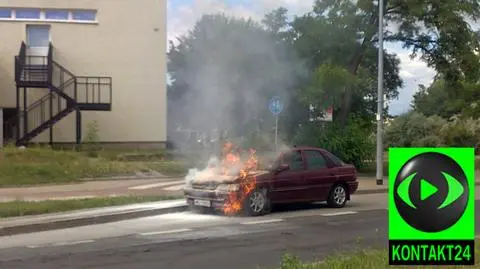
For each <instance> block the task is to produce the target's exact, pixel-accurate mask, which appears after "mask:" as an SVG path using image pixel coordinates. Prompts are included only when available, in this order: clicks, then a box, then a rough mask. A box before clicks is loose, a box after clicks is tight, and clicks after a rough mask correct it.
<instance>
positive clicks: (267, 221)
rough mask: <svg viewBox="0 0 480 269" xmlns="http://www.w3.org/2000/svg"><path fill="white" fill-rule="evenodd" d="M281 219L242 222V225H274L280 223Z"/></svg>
mask: <svg viewBox="0 0 480 269" xmlns="http://www.w3.org/2000/svg"><path fill="white" fill-rule="evenodd" d="M282 221H283V219H267V220H254V221H247V222H242V224H243V225H254V224H266V223H275V222H282Z"/></svg>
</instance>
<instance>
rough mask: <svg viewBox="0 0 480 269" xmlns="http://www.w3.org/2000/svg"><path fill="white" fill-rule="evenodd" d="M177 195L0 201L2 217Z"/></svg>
mask: <svg viewBox="0 0 480 269" xmlns="http://www.w3.org/2000/svg"><path fill="white" fill-rule="evenodd" d="M178 198H180V197H176V196H118V197H99V198H86V199H76V200H46V201H39V202H27V201H12V202H4V203H0V218H6V217H19V216H29V215H39V214H47V213H57V212H65V211H71V210H78V209H88V208H97V207H108V206H118V205H127V204H135V203H145V202H155V201H162V200H171V199H178Z"/></svg>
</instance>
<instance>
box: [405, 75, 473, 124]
mask: <svg viewBox="0 0 480 269" xmlns="http://www.w3.org/2000/svg"><path fill="white" fill-rule="evenodd" d="M452 88H454V89H452ZM479 99H480V84H479V83H469V82H466V81H459V82H458V83H457V85H455V86H453V85H449V84H448V83H447V82H446V81H445V79H443V78H441V77H439V78H437V79H436V80H435V81H434V82H433V83H432V84H431V85H430V86H429V87H425V86H424V85H419V90H418V91H417V92H416V93H415V94H414V96H413V100H412V108H413V109H414V110H415V111H417V112H419V113H423V114H425V115H426V116H432V115H438V116H441V117H443V118H446V119H449V118H451V117H452V116H454V115H461V116H462V117H476V118H478V117H480V106H479V104H478V100H479Z"/></svg>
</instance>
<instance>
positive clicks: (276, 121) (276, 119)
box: [275, 115, 278, 150]
mask: <svg viewBox="0 0 480 269" xmlns="http://www.w3.org/2000/svg"><path fill="white" fill-rule="evenodd" d="M277 139H278V115H275V150H277Z"/></svg>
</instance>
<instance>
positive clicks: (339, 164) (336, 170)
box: [184, 145, 358, 216]
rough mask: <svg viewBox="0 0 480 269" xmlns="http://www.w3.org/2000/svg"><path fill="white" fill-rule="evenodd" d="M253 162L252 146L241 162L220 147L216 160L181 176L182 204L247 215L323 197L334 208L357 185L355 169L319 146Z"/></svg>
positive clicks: (339, 205)
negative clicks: (263, 165)
mask: <svg viewBox="0 0 480 269" xmlns="http://www.w3.org/2000/svg"><path fill="white" fill-rule="evenodd" d="M257 165H258V160H257V156H256V152H255V150H250V151H249V154H248V158H246V160H245V161H242V160H241V158H240V154H239V152H235V151H234V150H233V147H232V146H231V145H226V146H225V147H224V156H223V159H222V160H212V161H211V162H210V163H209V165H208V167H207V168H206V169H205V170H204V171H200V172H197V173H193V174H191V175H190V178H189V179H188V178H187V184H186V186H185V189H184V193H185V198H186V200H187V203H188V205H189V206H190V207H191V208H192V209H194V210H197V209H200V210H202V211H204V210H218V211H222V212H224V213H225V214H227V215H228V214H238V213H243V214H244V215H249V216H258V215H263V214H266V213H268V212H269V211H270V209H271V206H272V205H273V204H283V203H296V202H320V201H326V202H327V203H328V204H329V205H330V206H331V207H336V208H340V207H344V206H345V204H346V202H347V201H348V200H350V195H351V194H353V193H354V192H355V191H356V190H357V188H358V181H357V172H356V169H355V167H354V166H353V165H349V164H346V163H344V162H343V161H341V160H340V159H339V158H338V157H336V156H335V155H333V154H332V153H330V152H328V151H326V150H324V149H321V148H311V147H299V148H293V149H290V150H288V151H284V152H282V153H281V154H279V156H276V158H275V160H274V162H273V163H272V165H271V167H270V168H269V169H266V170H259V169H258V168H257Z"/></svg>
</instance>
